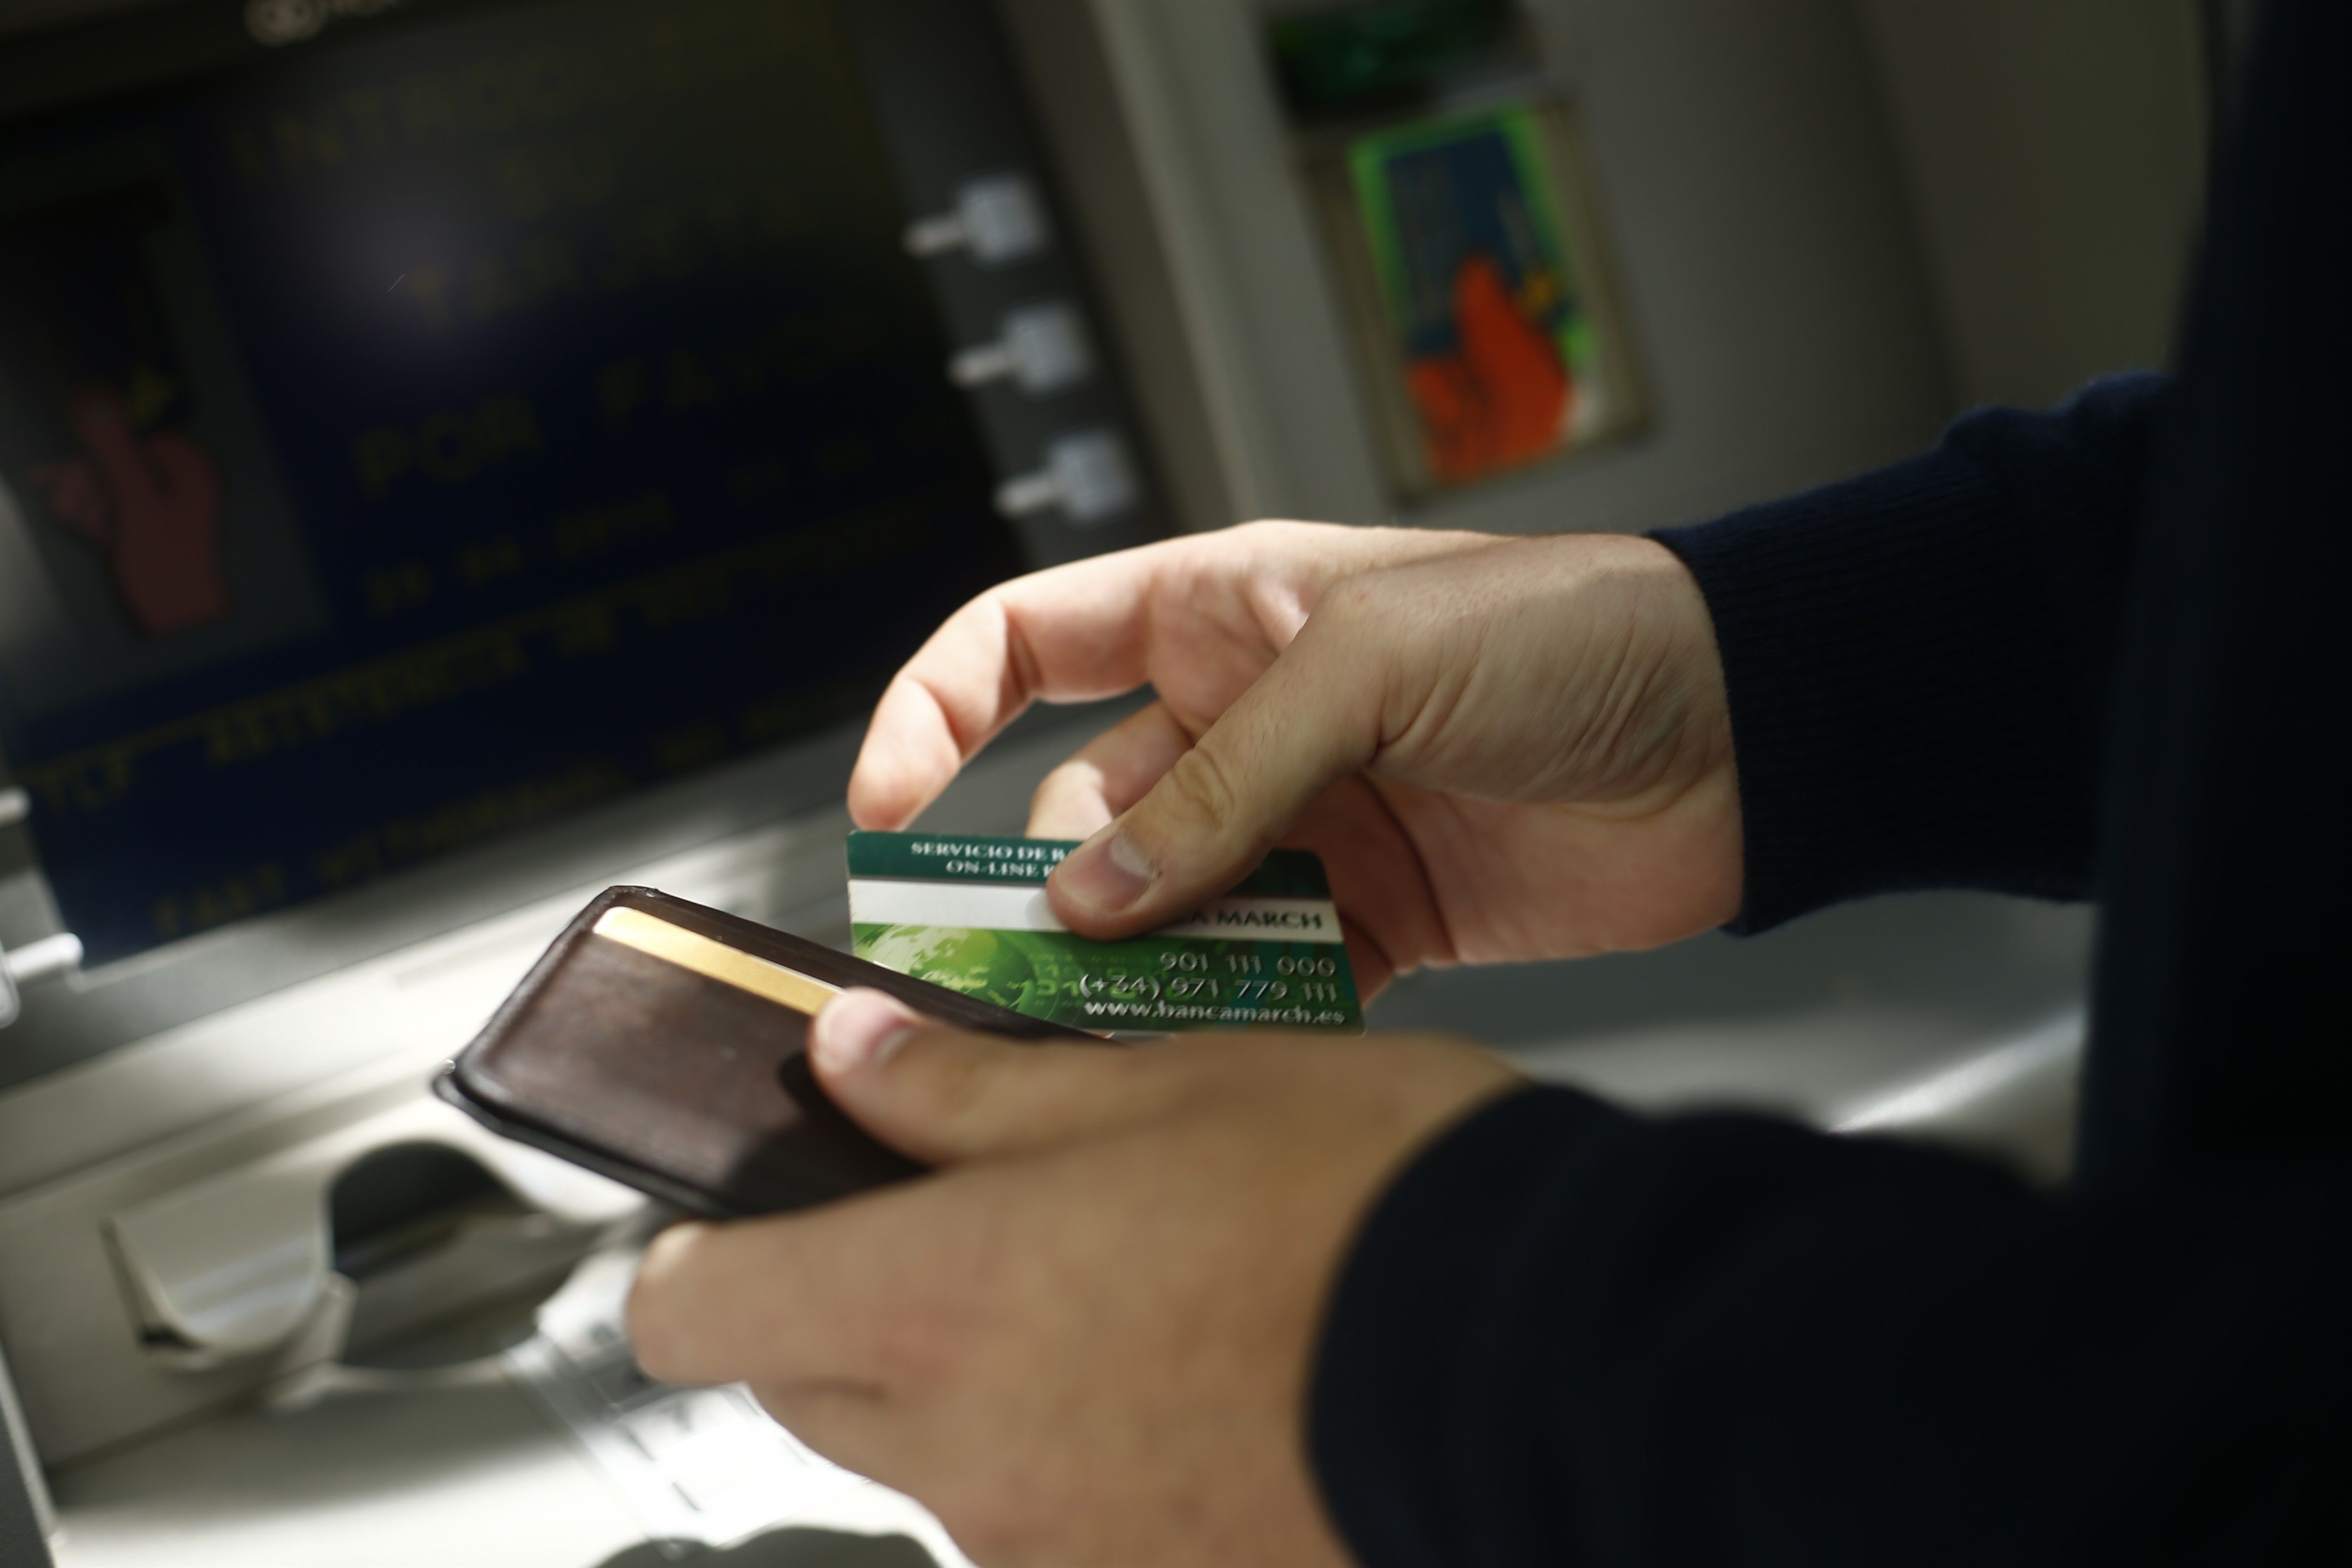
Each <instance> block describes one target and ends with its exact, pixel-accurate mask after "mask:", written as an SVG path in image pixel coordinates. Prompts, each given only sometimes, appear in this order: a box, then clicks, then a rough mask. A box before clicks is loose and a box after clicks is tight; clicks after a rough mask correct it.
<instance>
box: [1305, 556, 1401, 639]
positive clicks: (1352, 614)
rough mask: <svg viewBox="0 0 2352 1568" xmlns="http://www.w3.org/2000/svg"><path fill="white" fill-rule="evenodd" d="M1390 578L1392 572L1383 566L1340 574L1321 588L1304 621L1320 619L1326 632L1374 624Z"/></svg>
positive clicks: (1379, 618)
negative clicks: (1335, 628) (1322, 589)
mask: <svg viewBox="0 0 2352 1568" xmlns="http://www.w3.org/2000/svg"><path fill="white" fill-rule="evenodd" d="M1393 581H1394V576H1393V574H1392V573H1391V572H1389V571H1387V570H1378V571H1360V572H1358V573H1356V574H1355V575H1354V576H1353V577H1343V578H1341V579H1340V580H1339V581H1337V582H1335V583H1333V584H1332V585H1331V586H1330V587H1328V588H1327V589H1325V590H1324V591H1323V596H1322V598H1320V599H1318V600H1317V601H1315V610H1314V612H1313V613H1312V614H1310V615H1309V616H1308V617H1307V624H1308V625H1309V626H1314V625H1316V624H1318V623H1320V624H1321V625H1322V626H1323V627H1324V629H1325V630H1326V631H1327V632H1328V631H1329V630H1330V629H1331V628H1333V627H1339V628H1344V629H1349V630H1360V629H1362V628H1366V627H1370V626H1374V625H1377V624H1379V623H1380V622H1381V621H1382V620H1383V619H1385V617H1386V614H1387V609H1388V601H1389V599H1390V594H1391V584H1392V582H1393Z"/></svg>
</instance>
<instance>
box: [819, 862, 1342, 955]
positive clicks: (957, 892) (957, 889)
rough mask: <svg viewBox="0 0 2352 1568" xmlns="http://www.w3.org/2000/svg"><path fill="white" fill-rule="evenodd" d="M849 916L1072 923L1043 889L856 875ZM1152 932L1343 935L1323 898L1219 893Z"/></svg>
mask: <svg viewBox="0 0 2352 1568" xmlns="http://www.w3.org/2000/svg"><path fill="white" fill-rule="evenodd" d="M849 918H850V920H851V921H852V922H853V923H855V924H856V925H935V926H940V927H944V928H947V929H950V930H968V931H1066V930H1068V929H1069V927H1068V926H1066V925H1063V924H1062V923H1061V922H1060V921H1059V920H1056V919H1055V917H1054V911H1053V907H1052V906H1051V905H1050V904H1047V903H1046V902H1045V889H1044V888H1042V887H1022V886H1019V885H1007V884H1006V883H978V882H908V881H899V880H895V879H889V878H880V877H876V878H865V879H860V878H855V877H853V878H852V879H851V880H850V883H849ZM1152 935H1154V936H1224V937H1231V938H1235V939H1239V940H1242V941H1263V942H1329V943H1336V942H1338V941H1339V940H1340V936H1339V914H1338V912H1337V911H1336V910H1334V909H1333V908H1332V906H1331V903H1330V901H1329V900H1328V899H1321V898H1258V897H1249V898H1221V899H1218V900H1217V901H1216V902H1214V903H1213V904H1209V905H1208V906H1206V907H1205V908H1203V909H1202V911H1201V913H1200V914H1198V915H1194V916H1193V917H1192V919H1190V920H1184V921H1179V922H1178V923H1177V924H1175V925H1165V926H1162V927H1160V930H1158V931H1156V932H1154V933H1152Z"/></svg>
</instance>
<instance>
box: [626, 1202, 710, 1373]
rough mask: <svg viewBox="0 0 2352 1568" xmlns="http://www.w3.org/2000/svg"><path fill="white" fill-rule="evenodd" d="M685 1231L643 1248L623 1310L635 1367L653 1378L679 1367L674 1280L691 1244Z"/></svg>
mask: <svg viewBox="0 0 2352 1568" xmlns="http://www.w3.org/2000/svg"><path fill="white" fill-rule="evenodd" d="M685 1230H686V1228H684V1227H678V1228H672V1229H670V1230H667V1231H664V1232H663V1233H662V1234H661V1235H659V1236H657V1237H656V1238H654V1240H653V1244H652V1245H651V1246H649V1247H647V1248H646V1255H645V1259H644V1260H643V1261H642V1262H641V1263H639V1264H638V1266H637V1278H636V1282H635V1284H634V1285H632V1286H631V1287H630V1289H629V1300H628V1303H627V1306H626V1308H625V1317H626V1319H627V1323H628V1333H629V1343H630V1345H631V1347H632V1348H633V1349H634V1350H635V1353H636V1357H637V1364H639V1365H640V1366H643V1367H644V1368H645V1369H646V1371H647V1372H648V1373H650V1374H652V1375H654V1376H656V1377H664V1376H667V1375H668V1374H669V1373H670V1372H672V1371H674V1370H676V1369H677V1365H678V1358H679V1351H680V1348H681V1344H682V1335H681V1333H680V1331H679V1325H678V1321H677V1310H676V1306H677V1298H678V1291H677V1283H676V1281H677V1276H678V1271H679V1268H680V1265H681V1261H682V1257H683V1255H684V1253H685V1252H686V1250H687V1249H689V1248H690V1247H691V1246H692V1245H693V1239H692V1237H691V1236H690V1235H688V1234H685V1233H684V1232H685Z"/></svg>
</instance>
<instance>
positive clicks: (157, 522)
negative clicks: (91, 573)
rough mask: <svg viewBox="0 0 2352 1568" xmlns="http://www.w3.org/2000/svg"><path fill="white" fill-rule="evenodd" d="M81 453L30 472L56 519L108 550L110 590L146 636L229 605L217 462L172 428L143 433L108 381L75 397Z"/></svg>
mask: <svg viewBox="0 0 2352 1568" xmlns="http://www.w3.org/2000/svg"><path fill="white" fill-rule="evenodd" d="M73 428H74V434H76V435H77V436H79V438H80V441H81V445H82V455H80V456H79V457H72V458H68V459H67V460H65V461H64V462H61V463H52V464H48V465H45V466H43V467H40V468H37V469H35V470H34V472H33V480H34V482H35V483H36V484H37V485H39V486H41V487H42V488H43V489H44V490H45V491H46V492H47V497H48V503H49V508H50V510H51V511H52V512H54V513H55V514H56V516H57V517H58V521H59V522H61V523H63V524H65V525H66V526H67V527H68V528H72V529H73V530H74V531H75V532H76V533H79V534H80V535H81V536H82V537H83V538H87V539H89V541H90V542H91V543H93V544H95V545H96V546H98V548H99V549H101V550H103V551H104V552H105V553H106V557H107V560H108V564H109V565H110V567H111V568H112V570H113V573H114V586H115V591H117V592H119V593H120V594H121V596H122V602H123V606H124V608H126V609H127V610H129V611H130V612H131V620H132V621H134V622H137V623H138V626H139V629H140V630H141V631H142V632H145V633H146V634H147V635H148V636H150V637H163V636H169V635H170V634H171V633H173V632H185V631H188V630H190V629H191V628H194V627H197V626H203V625H206V624H208V623H210V622H215V621H218V620H220V619H221V618H222V617H223V616H225V615H226V614H227V613H228V611H229V602H228V584H227V583H226V580H224V577H223V574H222V570H221V560H220V523H221V503H222V498H223V493H222V486H221V476H220V467H219V465H217V464H216V463H215V461H214V460H213V457H212V455H211V454H210V453H208V452H206V451H205V449H204V448H203V447H202V446H201V445H199V444H197V443H196V441H195V440H194V437H192V436H190V435H188V434H185V433H184V432H182V431H177V430H164V431H158V432H155V433H153V434H146V435H142V434H140V433H139V431H138V430H137V429H136V427H135V426H134V425H133V423H132V421H131V411H130V408H129V407H128V405H127V404H126V403H125V402H124V400H123V399H122V398H121V396H120V395H119V394H117V393H116V392H112V391H110V390H108V389H103V388H100V389H97V390H93V391H89V392H83V393H82V394H81V395H79V397H77V398H76V399H75V400H74V406H73Z"/></svg>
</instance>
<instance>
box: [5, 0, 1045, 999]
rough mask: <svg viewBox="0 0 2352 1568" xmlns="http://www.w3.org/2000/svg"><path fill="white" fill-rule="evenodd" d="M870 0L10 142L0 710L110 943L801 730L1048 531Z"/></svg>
mask: <svg viewBox="0 0 2352 1568" xmlns="http://www.w3.org/2000/svg"><path fill="white" fill-rule="evenodd" d="M907 219H908V214H907V213H906V212H905V211H904V210H903V206H902V204H901V202H900V201H899V199H898V194H897V191H896V187H895V184H894V181H893V177H892V173H891V171H890V167H889V165H888V162H887V156H886V152H885V149H884V145H883V143H882V141H881V139H880V134H879V131H878V128H877V126H876V124H875V123H874V121H873V118H872V114H871V111H870V110H869V108H868V106H867V103H866V96H865V93H864V90H863V88H862V86H861V75H860V70H859V65H858V61H857V59H856V55H855V51H854V50H853V48H852V47H851V46H850V44H849V42H848V40H847V38H846V37H845V35H844V33H843V31H842V28H841V25H840V22H839V20H838V18H837V17H836V16H835V13H834V11H833V10H832V8H831V7H830V6H829V5H820V4H777V3H773V0H662V4H660V5H650V4H646V3H645V0H564V3H561V4H552V3H551V4H544V5H528V6H508V7H504V8H497V9H483V10H480V11H478V12H476V11H468V12H465V13H462V14H458V15H456V16H446V15H445V16H436V18H434V19H433V20H432V22H431V24H430V25H429V26H428V25H422V24H418V25H411V26H404V27H398V28H393V27H385V28H381V29H370V30H367V31H365V32H364V33H362V34H360V35H358V36H356V37H354V38H353V39H352V41H350V42H341V41H337V42H334V43H333V45H332V47H328V45H327V44H324V43H322V44H320V45H318V46H312V47H306V48H304V49H303V50H300V51H288V52H287V53H286V54H284V55H283V56H281V57H270V58H266V59H261V60H257V61H255V62H253V63H249V64H244V65H240V66H237V67H236V68H232V69H226V70H223V71H220V72H217V73H215V74H212V75H209V76H205V77H202V78H195V79H192V80H187V81H184V82H182V83H180V84H178V85H177V86H175V87H173V88H172V89H169V90H166V91H163V92H160V93H156V94H152V95H149V96H145V97H142V98H141V99H138V100H137V101H135V102H125V103H118V104H113V105H110V106H107V107H105V108H103V109H93V110H85V111H82V112H80V113H79V114H77V115H75V116H73V117H70V118H67V119H60V120H47V121H45V122H43V123H41V124H40V125H38V126H36V127H29V128H18V129H17V130H16V131H13V132H11V133H9V134H8V136H7V139H6V141H5V144H4V145H0V483H5V491H6V495H5V507H0V749H5V756H6V758H7V761H8V764H9V766H10V768H11V770H12V771H13V773H14V774H15V776H16V779H17V780H18V782H20V783H21V784H23V785H24V786H25V787H26V789H27V790H28V791H29V793H30V795H31V798H32V801H33V807H34V817H33V831H34V833H35V836H36V841H37V845H38V848H39V851H40V854H41V858H42V862H43V865H44V868H45V870H46V871H47V873H48V877H49V880H50V883H51V886H52V887H53V889H54V891H55V894H56V896H57V899H58V904H59V906H60V909H61V912H62V914H63V915H64V916H65V919H66V921H67V923H68V926H69V927H70V928H71V929H72V930H74V931H76V932H77V933H79V935H80V936H81V937H82V939H83V942H84V944H85V946H86V948H87V950H88V952H89V956H90V959H91V960H92V961H93V962H105V961H108V960H110V959H114V958H119V957H121V956H126V955H130V954H132V953H136V952H138V951H141V950H142V949H144V948H147V947H151V946H155V945H158V944H160V943H164V942H169V941H172V940H173V939H176V938H178V937H181V936H187V935H190V934H193V933H194V932H197V931H201V930H203V929H205V928H207V927H209V926H212V925H219V924H221V923H224V922H226V921H230V920H234V919H237V918H240V917H243V916H245V915H251V914H255V913H258V912H260V911H262V910H266V909H269V908H273V907H277V906H280V905H284V904H290V903H294V902H296V901H299V900H301V899H305V898H308V897H311V896H315V895H317V894H323V893H327V892H331V891H334V890H337V889H341V888H344V887H349V886H352V885H355V884H358V883H363V882H367V881H369V880H372V879H373V878H377V877H380V876H383V875H386V874H388V873H395V872H398V871H400V870H402V869H404V868H405V867H408V866H411V865H414V864H416V863H418V862H423V861H425V860H428V859H431V858H433V857H435V856H438V855H441V854H445V853H447V852H453V851H457V850H460V849H463V848H466V847H467V846H470V845H473V844H477V843H479V842H482V841H486V840H488V839H491V838H494V837H497V836H499V835H501V834H505V833H509V832H511V831H516V830H519V829H522V828H525V827H528V826H530V825H533V824H536V823H540V822H542V821H547V820H549V819H551V818H553V817H556V816H558V815H561V814H562V813H565V812H568V811H572V810H577V809H579V808H582V807H583V806H585V805H588V804H590V803H592V802H594V801H598V800H606V799H609V798H612V797H614V796H618V795H621V794H624V793H626V792H628V791H631V790H635V789H640V788H642V787H644V786H646V785H647V784H650V783H653V782H656V781H657V780H660V779H667V778H672V777H676V776H679V775H682V774H685V773H688V772H691V771H693V770H696V769H699V768H708V767H709V766H711V765H713V764H716V763H719V762H721V761H724V760H726V759H728V758H733V757H737V756H740V755H742V754H745V753H747V752H750V751H752V750H756V749H759V748H762V747H771V746H774V745H777V744H779V743H782V742H786V741H789V740H791V739H793V738H794V737H801V736H804V735H806V734H807V733H808V732H810V731H811V730H813V729H814V728H817V727H822V726H824V725H826V724H828V723H831V722H834V721H835V720H838V719H840V718H842V717H844V716H846V715H848V714H850V713H852V712H854V711H855V710H856V709H857V708H859V707H860V706H863V705H864V704H865V703H866V701H868V700H869V699H870V697H871V696H872V695H873V693H874V692H875V691H876V690H877V689H878V686H879V684H880V682H881V680H882V679H883V678H885V677H886V675H887V672H888V671H889V670H890V669H891V668H892V667H893V666H894V665H895V664H897V663H898V661H899V660H900V659H902V658H903V657H904V656H905V655H906V654H907V653H908V652H909V651H911V649H912V647H913V646H914V644H915V643H917V642H918V641H919V639H920V638H921V636H922V635H923V634H924V632H926V631H928V630H929V628H930V627H931V626H932V625H934V624H935V623H936V622H938V620H939V619H940V617H941V616H942V615H944V614H945V613H947V612H949V611H950V610H951V609H952V608H953V606H954V605H955V604H956V603H958V602H960V601H961V600H962V599H964V598H966V597H968V596H969V595H971V593H973V592H975V591H978V590H980V589H981V588H982V587H984V586H985V585H986V584H988V583H989V582H991V581H992V580H997V579H998V578H1001V577H1003V575H1005V574H1007V573H1008V572H1009V571H1011V570H1014V569H1015V567H1016V566H1017V559H1016V550H1015V547H1014V544H1013V539H1012V537H1011V535H1010V534H1009V532H1008V530H1007V528H1006V527H1005V525H1004V524H1003V522H1002V521H1001V520H1000V519H999V518H998V517H996V515H995V513H994V511H993V508H992V505H991V494H992V475H991V473H990V470H989V466H988V464H987V460H986V457H985V455H984V453H983V449H982V444H981V440H980V435H979V433H978V431H977V430H976V428H975V427H974V425H973V423H972V417H971V412H970V410H969V408H968V406H967V405H966V403H965V402H964V401H963V399H962V398H961V395H960V394H958V393H957V392H956V391H955V390H954V389H953V388H952V387H951V386H950V384H949V382H948V381H947V379H946V377H945V375H944V372H943V366H944V364H945V362H946V361H947V359H948V357H949V354H950V346H949V345H948V343H947V342H946V340H945V339H944V336H943V334H942V332H941V329H940V324H939V321H938V319H937V317H936V314H935V311H934V308H933V306H932V303H931V298H930V296H929V290H928V286H927V283H926V280H925V278H924V276H923V274H922V272H921V270H920V267H919V264H918V263H916V262H914V261H912V260H910V259H908V257H907V256H906V255H905V253H904V248H903V246H902V244H901V235H902V234H903V231H904V227H905V225H906V222H907Z"/></svg>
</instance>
